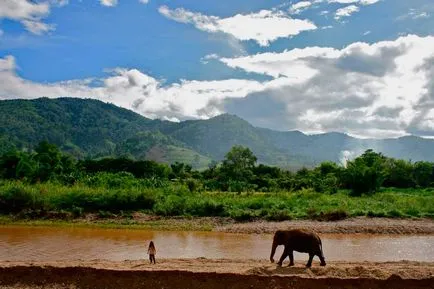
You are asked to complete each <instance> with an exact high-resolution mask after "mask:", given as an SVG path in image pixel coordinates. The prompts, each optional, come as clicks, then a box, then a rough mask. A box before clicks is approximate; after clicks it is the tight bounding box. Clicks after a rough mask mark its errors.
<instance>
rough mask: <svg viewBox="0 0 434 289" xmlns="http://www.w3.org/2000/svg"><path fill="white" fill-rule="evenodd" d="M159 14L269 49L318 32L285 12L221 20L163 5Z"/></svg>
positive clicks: (313, 27)
mask: <svg viewBox="0 0 434 289" xmlns="http://www.w3.org/2000/svg"><path fill="white" fill-rule="evenodd" d="M159 12H160V13H161V14H162V15H164V16H165V17H167V18H169V19H172V20H174V21H177V22H180V23H189V24H193V25H194V26H195V27H196V28H197V29H199V30H202V31H206V32H209V33H218V32H220V33H226V34H229V35H232V36H233V37H235V38H236V39H238V40H243V41H244V40H254V41H256V42H257V43H258V44H259V45H261V46H268V45H269V44H270V42H272V41H275V40H276V39H278V38H286V37H291V36H295V35H298V34H299V33H301V32H303V31H308V30H315V29H317V27H316V25H315V24H314V23H312V22H311V21H309V20H300V19H293V18H291V17H289V16H288V15H287V14H286V13H284V12H282V11H270V10H261V11H259V12H257V13H251V14H237V15H234V16H232V17H227V18H220V17H217V16H208V15H204V14H201V13H197V12H191V11H188V10H185V9H183V8H177V9H174V10H171V9H170V8H169V7H167V6H161V7H160V8H159Z"/></svg>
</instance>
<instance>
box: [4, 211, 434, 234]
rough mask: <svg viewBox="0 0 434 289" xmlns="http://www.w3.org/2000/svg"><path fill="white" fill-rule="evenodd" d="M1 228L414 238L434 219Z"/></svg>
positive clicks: (84, 221)
mask: <svg viewBox="0 0 434 289" xmlns="http://www.w3.org/2000/svg"><path fill="white" fill-rule="evenodd" d="M0 225H23V226H61V227H68V226H76V227H103V228H120V229H143V230H152V231H219V232H227V233H244V234H270V233H274V232H275V231H276V230H278V229H287V228H297V227H298V228H306V229H311V230H313V231H315V232H317V233H320V234H359V233H360V234H389V235H396V234H398V235H413V234H418V235H420V234H425V235H432V234H434V220H433V219H390V218H367V217H357V218H349V219H345V220H341V221H312V220H293V221H283V222H266V221H253V222H245V223H239V222H235V221H234V220H232V219H230V218H221V217H201V218H184V217H168V218H164V217H158V216H150V215H145V214H141V213H135V214H133V216H132V218H129V219H125V218H106V219H100V218H97V217H95V215H88V216H87V217H86V218H81V219H72V220H67V221H65V220H55V219H54V220H53V219H49V220H38V219H37V220H28V219H16V218H12V217H4V216H3V217H2V218H0Z"/></svg>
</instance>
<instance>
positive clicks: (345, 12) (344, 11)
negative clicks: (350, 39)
mask: <svg viewBox="0 0 434 289" xmlns="http://www.w3.org/2000/svg"><path fill="white" fill-rule="evenodd" d="M359 11H360V8H359V7H358V6H356V5H349V6H346V7H344V8H339V9H338V10H336V13H335V19H336V20H339V19H341V18H342V17H349V16H351V15H352V14H354V13H356V12H359Z"/></svg>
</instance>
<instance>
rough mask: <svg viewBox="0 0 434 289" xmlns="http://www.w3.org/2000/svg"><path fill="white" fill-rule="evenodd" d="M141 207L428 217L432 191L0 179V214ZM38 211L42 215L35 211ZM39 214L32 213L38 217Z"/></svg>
mask: <svg viewBox="0 0 434 289" xmlns="http://www.w3.org/2000/svg"><path fill="white" fill-rule="evenodd" d="M133 211H142V212H146V213H149V214H155V215H161V216H222V217H232V218H234V219H236V220H238V221H249V220H253V219H265V220H276V221H281V220H288V219H306V218H311V219H320V220H328V219H329V220H336V219H342V218H346V217H351V216H365V215H366V216H378V217H430V218H434V192H433V191H432V190H429V189H423V190H415V189H407V190H403V189H400V190H394V189H387V190H383V191H380V192H378V193H376V194H374V195H370V196H361V197H351V196H349V194H348V192H346V191H339V192H338V193H336V194H324V193H317V192H314V191H313V190H300V191H296V192H278V193H241V194H238V193H227V192H190V190H188V188H187V187H186V186H182V185H178V186H174V185H173V186H163V187H159V188H149V187H144V186H140V185H137V186H128V187H127V188H123V187H121V186H117V185H116V186H111V187H104V186H95V185H92V186H90V185H89V184H84V183H82V184H76V185H73V186H64V185H60V184H56V183H43V184H34V185H29V184H25V183H22V182H19V181H3V182H0V213H1V214H23V213H24V214H29V215H32V213H34V212H67V213H70V214H71V215H73V216H79V215H81V214H83V213H100V214H102V215H104V214H105V213H107V214H117V213H119V212H133ZM41 214H42V215H43V213H41ZM41 214H39V215H38V214H36V215H37V216H40V215H41Z"/></svg>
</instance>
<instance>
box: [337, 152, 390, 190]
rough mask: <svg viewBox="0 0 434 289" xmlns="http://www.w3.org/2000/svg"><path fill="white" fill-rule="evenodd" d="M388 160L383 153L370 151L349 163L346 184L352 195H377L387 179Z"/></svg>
mask: <svg viewBox="0 0 434 289" xmlns="http://www.w3.org/2000/svg"><path fill="white" fill-rule="evenodd" d="M385 161H386V158H385V157H384V156H383V155H382V154H381V153H376V152H374V151H373V150H371V149H369V150H367V151H365V152H364V153H363V154H362V155H361V156H359V157H357V158H356V159H354V160H353V161H350V162H348V164H347V169H346V171H345V174H346V184H347V186H348V187H349V188H350V189H351V191H352V195H355V196H360V195H361V194H363V193H368V194H372V193H375V192H376V191H377V190H378V189H379V188H380V187H381V185H382V184H383V182H384V180H385V178H386V170H385Z"/></svg>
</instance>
